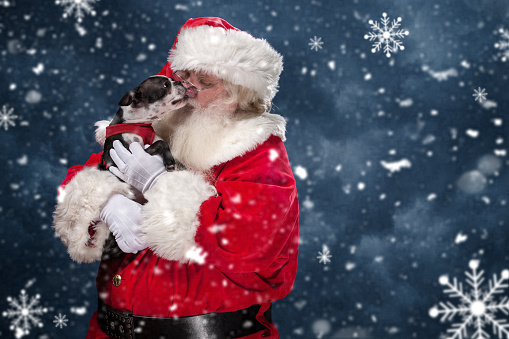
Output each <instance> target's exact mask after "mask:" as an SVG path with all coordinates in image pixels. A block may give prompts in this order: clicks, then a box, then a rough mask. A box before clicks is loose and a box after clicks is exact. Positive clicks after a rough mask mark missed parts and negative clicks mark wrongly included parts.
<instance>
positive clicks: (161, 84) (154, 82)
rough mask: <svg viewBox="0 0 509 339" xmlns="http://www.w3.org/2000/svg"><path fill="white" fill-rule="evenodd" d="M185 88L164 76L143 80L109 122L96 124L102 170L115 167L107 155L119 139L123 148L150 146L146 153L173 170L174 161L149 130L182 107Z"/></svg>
mask: <svg viewBox="0 0 509 339" xmlns="http://www.w3.org/2000/svg"><path fill="white" fill-rule="evenodd" d="M186 103H187V97H186V88H185V87H184V86H182V84H181V83H180V82H179V81H173V80H172V79H170V78H168V77H165V76H163V75H154V76H151V77H149V78H147V79H146V80H144V81H143V82H142V83H141V84H140V85H139V86H138V87H136V88H135V89H133V90H131V91H129V92H127V93H126V94H125V95H124V97H123V98H122V99H121V100H120V102H119V103H118V104H119V105H120V108H119V110H118V111H117V114H116V115H115V117H114V118H113V119H112V120H111V121H107V120H102V121H98V122H96V124H95V126H97V129H96V132H95V136H96V140H97V142H99V144H101V145H103V146H104V152H103V155H102V163H101V164H99V165H98V168H99V169H101V170H106V169H107V168H108V167H109V166H115V163H114V161H113V160H112V159H111V156H110V149H112V148H113V141H115V140H119V141H120V142H121V143H122V145H123V146H124V147H125V148H129V144H131V143H132V142H139V143H140V144H142V145H144V144H151V146H149V147H148V148H147V149H146V151H147V152H148V153H149V154H151V155H153V154H160V155H161V156H162V157H163V162H164V165H165V166H166V169H167V170H169V171H170V170H174V169H175V160H174V159H173V156H172V155H171V152H170V148H169V146H168V144H167V143H166V142H165V141H163V140H162V139H161V138H160V137H158V136H157V135H156V134H155V132H154V129H153V128H152V122H153V121H154V120H156V119H158V118H160V117H162V116H163V115H164V114H166V113H168V112H169V111H173V110H176V109H179V108H181V107H183V106H185V105H186Z"/></svg>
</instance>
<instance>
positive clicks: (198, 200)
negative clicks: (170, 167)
mask: <svg viewBox="0 0 509 339" xmlns="http://www.w3.org/2000/svg"><path fill="white" fill-rule="evenodd" d="M215 194H216V189H215V188H214V186H212V185H210V184H209V183H208V182H206V181H205V179H204V178H203V177H202V176H201V175H199V174H195V173H193V172H190V171H176V172H167V173H164V174H162V175H161V177H160V178H159V179H158V181H157V183H156V184H155V185H154V186H153V187H152V188H151V189H150V190H148V191H147V192H146V193H145V198H146V199H147V200H148V202H147V203H146V204H145V205H144V206H143V211H142V220H143V221H142V226H141V230H142V232H143V236H142V238H141V241H142V242H143V243H144V244H145V245H147V246H148V247H149V248H150V249H151V250H152V251H154V253H155V254H157V255H158V256H160V257H162V258H164V259H167V260H175V261H180V262H183V263H187V262H189V260H190V259H191V258H190V257H189V255H188V252H189V251H190V250H192V249H194V248H195V247H196V243H195V241H194V237H195V235H196V230H197V229H198V226H199V219H198V215H199V212H200V206H201V204H202V203H203V202H204V201H206V200H207V199H208V198H210V197H211V196H214V195H215ZM186 254H187V255H186Z"/></svg>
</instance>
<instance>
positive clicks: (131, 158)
mask: <svg viewBox="0 0 509 339" xmlns="http://www.w3.org/2000/svg"><path fill="white" fill-rule="evenodd" d="M129 151H131V152H129ZM129 151H128V150H127V149H126V148H125V147H124V146H123V145H122V143H121V142H120V141H118V140H115V141H114V142H113V148H112V149H111V150H110V156H111V158H112V159H113V161H114V162H115V165H116V166H117V167H114V166H110V167H109V170H110V172H111V173H113V174H115V175H116V176H117V177H119V178H120V179H122V180H124V181H125V182H127V183H128V184H131V185H132V186H133V187H134V188H136V189H137V190H138V191H140V192H142V193H145V192H146V191H148V190H149V189H150V188H151V187H152V185H154V184H155V183H156V182H157V179H158V178H159V176H160V175H161V174H163V173H164V172H166V168H165V167H164V163H163V158H162V157H161V156H160V155H150V154H148V153H147V152H145V150H144V149H143V147H142V146H141V145H140V144H139V143H137V142H133V143H131V144H130V145H129Z"/></svg>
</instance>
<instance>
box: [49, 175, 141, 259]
mask: <svg viewBox="0 0 509 339" xmlns="http://www.w3.org/2000/svg"><path fill="white" fill-rule="evenodd" d="M115 193H120V194H123V195H125V196H126V197H128V198H131V199H132V198H134V195H133V193H132V192H131V189H130V186H129V184H126V183H125V182H122V181H120V180H118V179H117V177H115V176H114V175H113V174H111V173H110V172H109V171H100V170H98V169H97V168H95V167H85V168H84V169H82V170H81V171H80V172H79V173H78V174H76V175H75V176H74V177H73V178H72V179H71V181H70V182H69V183H68V184H67V185H66V186H65V188H64V189H63V190H61V191H59V194H58V199H57V200H58V201H57V206H56V209H55V212H54V214H53V226H52V227H53V229H54V230H55V233H56V235H57V236H58V237H59V238H60V240H62V242H63V243H64V245H65V246H66V247H67V250H68V252H69V255H70V256H71V258H72V259H73V260H74V261H76V262H78V263H81V262H93V261H97V260H101V256H102V252H103V247H104V244H105V242H106V239H108V236H109V234H110V230H109V229H108V225H106V224H105V223H104V222H98V223H97V224H96V225H95V226H94V230H95V234H94V237H93V239H90V235H89V233H88V228H89V226H90V223H91V222H93V221H98V220H99V214H100V213H101V210H102V208H103V206H104V205H105V204H106V202H107V201H108V199H109V198H110V197H111V196H112V195H113V194H115Z"/></svg>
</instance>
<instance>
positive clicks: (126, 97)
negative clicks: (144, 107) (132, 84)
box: [118, 91, 135, 106]
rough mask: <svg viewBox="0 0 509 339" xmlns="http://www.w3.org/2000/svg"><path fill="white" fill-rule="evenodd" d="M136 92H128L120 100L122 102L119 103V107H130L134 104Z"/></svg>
mask: <svg viewBox="0 0 509 339" xmlns="http://www.w3.org/2000/svg"><path fill="white" fill-rule="evenodd" d="M134 94H135V93H134V91H129V92H127V93H126V94H125V95H124V97H123V98H122V99H120V102H119V103H118V105H119V106H129V105H130V104H131V103H132V102H133V98H134Z"/></svg>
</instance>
